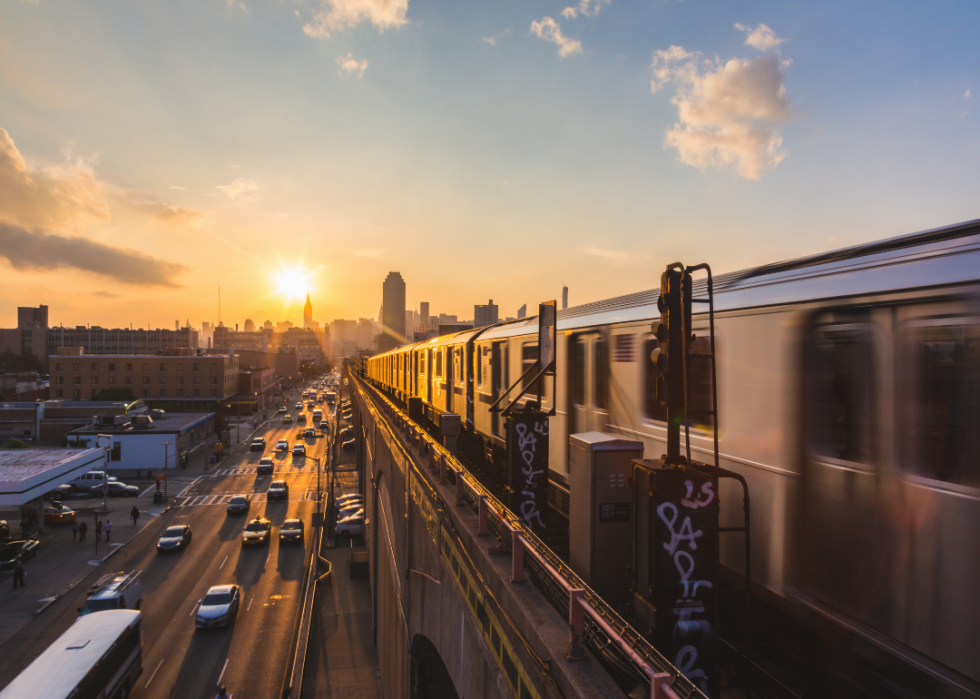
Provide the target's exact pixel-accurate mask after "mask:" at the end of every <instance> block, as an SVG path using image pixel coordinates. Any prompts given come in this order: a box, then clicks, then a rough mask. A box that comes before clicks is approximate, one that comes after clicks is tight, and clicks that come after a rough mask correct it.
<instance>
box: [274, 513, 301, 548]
mask: <svg viewBox="0 0 980 699" xmlns="http://www.w3.org/2000/svg"><path fill="white" fill-rule="evenodd" d="M303 531H304V525H303V520H301V519H287V520H286V521H285V522H283V523H282V526H281V527H279V541H282V542H283V543H285V542H299V543H301V544H302V543H303Z"/></svg>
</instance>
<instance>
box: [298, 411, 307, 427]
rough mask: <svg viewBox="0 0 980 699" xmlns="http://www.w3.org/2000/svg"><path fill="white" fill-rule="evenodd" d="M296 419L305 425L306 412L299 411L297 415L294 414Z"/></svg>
mask: <svg viewBox="0 0 980 699" xmlns="http://www.w3.org/2000/svg"><path fill="white" fill-rule="evenodd" d="M296 419H297V420H298V421H299V422H301V423H303V424H304V425H305V424H306V413H300V414H299V415H297V416H296Z"/></svg>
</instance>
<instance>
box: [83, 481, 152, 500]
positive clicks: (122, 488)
mask: <svg viewBox="0 0 980 699" xmlns="http://www.w3.org/2000/svg"><path fill="white" fill-rule="evenodd" d="M103 487H105V489H106V491H105V492H106V495H107V496H109V497H110V498H116V497H120V498H125V497H131V498H135V497H136V496H137V495H139V494H140V489H139V488H137V487H136V486H135V485H126V484H125V483H120V482H119V481H109V482H108V483H106V484H105V486H102V485H101V484H100V485H93V486H92V489H91V490H90V491H89V492H90V493H91V494H92V497H96V498H101V497H102V488H103Z"/></svg>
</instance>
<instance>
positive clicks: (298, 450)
mask: <svg viewBox="0 0 980 699" xmlns="http://www.w3.org/2000/svg"><path fill="white" fill-rule="evenodd" d="M293 456H306V445H305V444H294V445H293Z"/></svg>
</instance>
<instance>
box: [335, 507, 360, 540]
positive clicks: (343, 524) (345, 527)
mask: <svg viewBox="0 0 980 699" xmlns="http://www.w3.org/2000/svg"><path fill="white" fill-rule="evenodd" d="M336 532H337V536H343V537H348V536H358V535H360V534H363V533H364V514H363V513H362V514H359V515H351V516H350V517H345V518H344V519H342V520H340V521H338V522H337V528H336Z"/></svg>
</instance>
